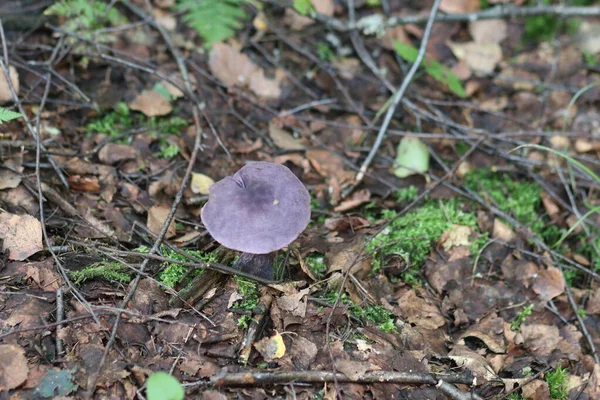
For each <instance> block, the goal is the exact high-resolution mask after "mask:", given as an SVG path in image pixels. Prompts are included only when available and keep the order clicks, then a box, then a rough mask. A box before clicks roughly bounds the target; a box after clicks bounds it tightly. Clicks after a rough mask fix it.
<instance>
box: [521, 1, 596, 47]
mask: <svg viewBox="0 0 600 400" xmlns="http://www.w3.org/2000/svg"><path fill="white" fill-rule="evenodd" d="M539 2H540V1H539V0H530V1H529V5H532V6H533V5H537V4H538V3H539ZM593 2H594V0H572V1H571V2H570V5H571V6H587V5H590V4H593ZM552 3H553V1H551V0H541V4H543V5H550V4H552ZM579 24H580V21H579V20H577V19H572V18H571V19H565V20H562V19H560V18H559V17H557V16H552V15H539V16H535V17H528V18H526V19H525V26H524V28H525V37H526V38H527V39H529V40H534V41H543V40H551V39H552V38H554V36H555V35H556V34H558V33H561V32H566V33H568V34H570V35H572V34H574V33H575V31H576V30H577V28H578V27H579Z"/></svg>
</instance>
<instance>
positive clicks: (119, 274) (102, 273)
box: [69, 261, 131, 285]
mask: <svg viewBox="0 0 600 400" xmlns="http://www.w3.org/2000/svg"><path fill="white" fill-rule="evenodd" d="M69 275H70V276H71V279H73V282H74V283H75V284H76V285H80V284H82V283H83V282H86V281H89V280H93V279H102V280H105V281H108V282H112V283H129V281H131V273H130V272H129V270H128V269H127V268H125V267H123V266H122V265H121V264H120V263H118V262H116V261H115V262H112V261H100V262H97V263H94V264H91V265H88V266H87V267H85V268H83V269H81V270H79V271H71V272H69Z"/></svg>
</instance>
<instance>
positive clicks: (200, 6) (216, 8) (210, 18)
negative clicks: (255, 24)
mask: <svg viewBox="0 0 600 400" xmlns="http://www.w3.org/2000/svg"><path fill="white" fill-rule="evenodd" d="M244 3H246V0H179V1H178V2H177V4H176V5H175V10H176V11H185V14H184V16H183V18H182V19H183V21H184V22H185V23H186V24H188V25H189V26H190V27H191V28H193V29H194V30H195V31H196V32H198V34H199V35H200V36H202V38H203V39H204V41H205V42H206V43H205V44H206V47H211V46H212V45H213V44H215V43H218V42H222V41H224V40H227V39H229V38H230V37H232V36H233V35H235V31H236V30H237V29H240V28H242V27H243V26H244V25H243V24H242V22H241V21H242V20H245V19H247V17H248V15H247V14H246V11H245V10H244V9H243V8H242V5H243V4H244Z"/></svg>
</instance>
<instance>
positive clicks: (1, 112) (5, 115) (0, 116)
mask: <svg viewBox="0 0 600 400" xmlns="http://www.w3.org/2000/svg"><path fill="white" fill-rule="evenodd" d="M22 116H23V115H21V114H19V113H18V112H14V111H11V110H7V109H6V108H2V107H0V124H3V123H5V122H7V121H10V120H11V119H16V118H20V117H22Z"/></svg>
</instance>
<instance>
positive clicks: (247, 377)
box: [183, 371, 475, 387]
mask: <svg viewBox="0 0 600 400" xmlns="http://www.w3.org/2000/svg"><path fill="white" fill-rule="evenodd" d="M334 379H337V380H338V381H339V382H345V383H405V384H413V385H437V384H438V382H439V381H440V380H441V381H444V382H448V383H459V384H463V385H470V386H471V385H474V384H475V378H473V375H471V374H470V373H464V374H427V373H408V372H395V371H376V372H366V373H364V374H362V375H359V376H358V377H356V378H354V379H351V378H349V377H347V376H346V375H344V374H342V373H341V372H337V373H335V372H331V371H268V372H265V371H257V372H237V373H231V374H228V373H225V374H219V375H216V376H213V377H211V378H210V379H209V380H202V381H197V382H190V383H184V384H183V386H186V387H195V386H220V387H223V386H248V385H257V386H258V385H274V384H286V383H290V382H295V383H300V382H302V383H325V382H333V381H334Z"/></svg>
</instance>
